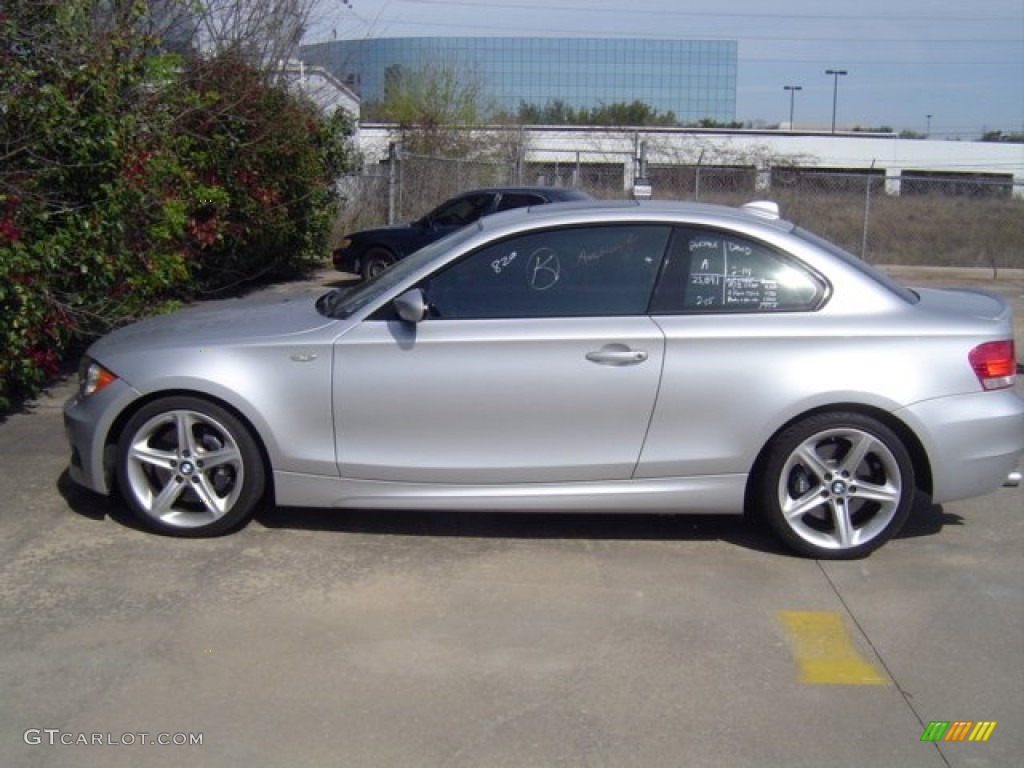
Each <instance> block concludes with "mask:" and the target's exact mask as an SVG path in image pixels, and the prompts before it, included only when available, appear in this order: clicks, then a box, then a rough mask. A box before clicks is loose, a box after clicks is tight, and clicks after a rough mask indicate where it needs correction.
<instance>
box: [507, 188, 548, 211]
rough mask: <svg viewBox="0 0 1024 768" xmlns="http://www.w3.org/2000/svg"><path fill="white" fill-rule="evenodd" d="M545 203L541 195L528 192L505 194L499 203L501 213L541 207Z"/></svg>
mask: <svg viewBox="0 0 1024 768" xmlns="http://www.w3.org/2000/svg"><path fill="white" fill-rule="evenodd" d="M543 202H544V198H542V197H541V196H540V195H531V194H530V193H528V192H505V193H504V194H502V196H501V200H499V201H498V210H499V211H510V210H512V209H513V208H525V207H526V206H528V205H539V204H541V203H543Z"/></svg>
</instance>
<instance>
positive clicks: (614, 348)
mask: <svg viewBox="0 0 1024 768" xmlns="http://www.w3.org/2000/svg"><path fill="white" fill-rule="evenodd" d="M587 360H589V361H590V362H592V363H597V364H598V365H637V364H638V363H642V362H645V361H646V360H647V350H645V349H632V348H630V347H627V346H626V345H625V344H606V345H605V346H603V347H601V348H600V349H597V350H594V351H593V352H587Z"/></svg>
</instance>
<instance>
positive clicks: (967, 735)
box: [921, 720, 996, 742]
mask: <svg viewBox="0 0 1024 768" xmlns="http://www.w3.org/2000/svg"><path fill="white" fill-rule="evenodd" d="M995 729H996V721H995V720H979V721H978V722H974V721H973V720H954V721H953V722H950V721H949V720H932V721H931V722H930V723H928V727H927V728H925V729H924V733H922V734H921V741H932V742H935V741H964V740H966V741H988V739H989V736H991V735H992V731H994V730H995Z"/></svg>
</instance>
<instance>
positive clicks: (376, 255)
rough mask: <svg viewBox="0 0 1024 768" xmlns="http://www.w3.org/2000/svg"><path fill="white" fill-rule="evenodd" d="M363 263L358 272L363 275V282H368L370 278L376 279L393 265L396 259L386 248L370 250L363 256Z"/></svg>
mask: <svg viewBox="0 0 1024 768" xmlns="http://www.w3.org/2000/svg"><path fill="white" fill-rule="evenodd" d="M362 261H363V263H362V265H361V267H360V272H361V273H362V275H363V279H364V280H369V279H370V278H371V277H376V276H377V275H379V274H380V273H381V272H383V271H384V270H385V269H387V268H388V267H390V266H391V265H392V264H394V263H395V262H396V261H397V259H396V258H395V254H393V253H392V252H391V251H389V250H388V249H387V248H379V247H378V248H370V249H369V250H367V251H366V253H365V254H364V255H363V260H362Z"/></svg>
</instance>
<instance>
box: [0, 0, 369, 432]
mask: <svg viewBox="0 0 1024 768" xmlns="http://www.w3.org/2000/svg"><path fill="white" fill-rule="evenodd" d="M146 5H147V4H144V3H137V4H126V5H125V6H124V8H125V13H126V15H125V16H124V17H120V16H109V15H108V16H104V15H103V9H104V8H106V7H107V5H106V4H104V3H102V2H99V0H66V1H65V2H61V3H49V2H47V3H34V2H33V3H11V4H10V5H9V6H7V7H6V8H5V11H4V15H3V16H2V17H0V58H2V61H0V147H3V149H2V153H3V155H4V161H3V163H2V164H0V412H2V411H3V410H4V409H5V408H7V407H9V405H10V404H11V403H12V401H14V400H17V399H20V398H23V397H25V396H28V395H31V394H33V393H34V392H35V391H37V390H38V388H39V387H40V386H41V385H42V384H43V383H44V382H45V381H46V379H47V378H48V377H51V376H53V375H54V373H55V372H56V371H57V370H58V369H59V368H60V366H61V364H62V362H63V361H64V358H65V356H66V355H67V354H68V352H69V351H70V350H72V349H75V348H77V347H79V346H81V344H82V343H83V342H85V341H87V340H88V339H89V338H91V337H93V336H95V335H96V334H98V333H102V332H105V331H107V330H109V329H110V328H112V327H115V326H117V325H120V324H123V323H125V322H128V321H131V320H133V319H136V318H138V317H140V316H142V315H145V314H148V313H152V312H154V311H161V310H162V309H165V308H168V307H173V306H175V305H176V304H177V303H179V302H180V301H182V300H187V299H189V298H191V297H193V296H195V295H198V294H204V295H208V294H210V293H216V292H218V291H225V290H232V289H234V288H236V287H237V286H239V285H241V284H244V283H246V282H251V281H256V280H267V279H269V278H272V277H277V276H282V275H287V274H289V273H294V272H296V271H299V270H302V269H304V268H305V267H307V266H308V265H310V264H311V263H314V262H317V261H319V260H321V259H322V258H323V257H324V256H325V255H326V254H325V251H326V238H327V233H328V230H329V223H330V221H331V219H332V217H333V215H334V213H335V197H334V194H333V180H334V179H335V178H337V177H338V176H339V175H340V174H341V173H342V172H343V171H344V170H345V168H346V165H347V163H349V162H350V158H351V156H352V152H351V149H350V145H349V143H348V138H349V134H350V133H351V126H350V124H349V121H348V120H347V118H345V117H344V116H343V115H341V114H338V115H335V116H333V117H330V118H325V117H323V116H322V115H320V114H319V113H318V112H317V111H316V110H315V109H314V108H313V107H312V106H311V105H310V104H308V103H306V102H304V101H301V100H299V99H298V98H296V97H295V96H293V95H292V94H290V93H289V92H287V91H286V90H284V89H282V88H280V87H277V86H275V85H272V84H268V82H267V77H266V74H265V73H263V72H260V71H258V70H256V69H254V68H253V67H252V66H250V65H248V64H246V63H245V62H243V61H241V60H238V59H231V58H222V59H214V60H201V59H198V58H193V59H189V58H187V57H184V58H183V57H181V56H177V55H170V54H167V53H165V52H163V51H162V50H161V49H160V47H159V46H160V41H159V40H157V39H155V38H154V37H153V36H152V35H145V34H143V33H141V32H140V31H139V30H140V29H143V28H144V26H145V25H142V24H137V23H135V22H137V21H138V20H139V18H140V17H139V16H138V14H142V13H144V12H145V8H146ZM133 14H134V15H133ZM98 19H101V20H102V19H105V22H104V23H103V24H99V22H98V21H97V20H98Z"/></svg>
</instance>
